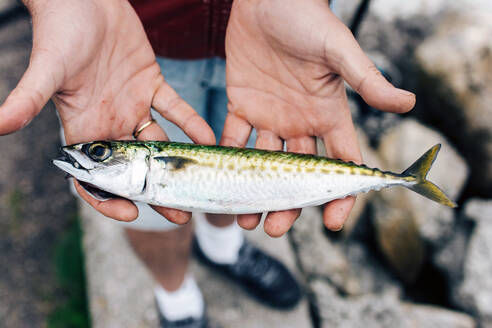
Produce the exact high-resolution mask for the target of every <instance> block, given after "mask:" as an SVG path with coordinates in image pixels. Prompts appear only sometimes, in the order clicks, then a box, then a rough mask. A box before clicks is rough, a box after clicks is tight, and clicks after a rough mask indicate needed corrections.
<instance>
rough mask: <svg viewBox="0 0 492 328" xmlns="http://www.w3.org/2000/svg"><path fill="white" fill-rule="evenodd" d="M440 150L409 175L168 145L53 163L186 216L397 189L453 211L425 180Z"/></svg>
mask: <svg viewBox="0 0 492 328" xmlns="http://www.w3.org/2000/svg"><path fill="white" fill-rule="evenodd" d="M440 147H441V145H440V144H437V145H435V146H434V147H432V148H431V149H429V150H428V151H427V152H426V153H425V154H424V155H422V156H421V157H420V158H419V159H418V160H417V161H416V162H415V163H413V164H412V165H411V166H410V167H409V168H408V169H406V170H405V171H403V172H402V173H393V172H388V171H382V170H380V169H378V168H370V167H367V166H366V165H357V164H355V163H353V162H345V161H342V160H338V159H330V158H327V157H322V156H316V155H308V154H299V153H291V152H283V151H267V150H260V149H251V148H236V147H223V146H206V145H197V144H189V143H178V142H164V141H94V142H88V143H79V144H74V145H68V146H64V147H62V148H61V150H62V153H63V155H64V156H63V157H62V158H59V159H55V160H53V163H54V164H55V165H56V166H57V167H58V168H60V169H61V170H63V171H65V172H66V173H67V174H68V175H69V176H71V177H73V178H75V179H77V180H78V181H79V182H80V183H81V185H82V186H83V187H84V188H85V189H86V190H87V191H88V192H89V193H90V194H91V195H92V196H94V197H95V198H97V199H100V200H105V199H108V198H114V197H122V198H126V199H129V200H132V201H138V202H143V203H147V204H151V205H158V206H165V207H170V208H176V209H180V210H185V211H197V212H207V213H223V214H248V213H261V212H269V211H281V210H288V209H293V208H303V207H307V206H316V205H321V204H324V203H326V202H329V201H331V200H334V199H340V198H344V197H347V196H351V195H356V194H357V193H360V192H368V191H370V190H380V189H381V188H387V187H393V186H403V187H406V188H408V189H410V190H413V191H415V192H417V193H419V194H421V195H423V196H425V197H427V198H429V199H431V200H433V201H435V202H438V203H440V204H442V205H445V206H449V207H452V208H453V207H456V206H457V205H456V203H455V202H454V201H452V200H451V199H450V198H449V197H448V196H446V195H445V194H444V192H443V191H441V190H440V189H439V187H437V186H436V185H435V184H433V183H432V182H430V181H428V180H427V179H426V176H427V173H428V171H429V170H430V168H431V165H432V163H433V162H434V160H435V158H436V156H437V154H438V152H439V149H440Z"/></svg>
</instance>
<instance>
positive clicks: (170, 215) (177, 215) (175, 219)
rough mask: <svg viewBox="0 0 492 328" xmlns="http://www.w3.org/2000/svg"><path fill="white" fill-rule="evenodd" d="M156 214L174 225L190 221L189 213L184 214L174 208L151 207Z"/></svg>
mask: <svg viewBox="0 0 492 328" xmlns="http://www.w3.org/2000/svg"><path fill="white" fill-rule="evenodd" d="M150 207H152V208H153V209H154V210H155V211H157V213H159V214H160V215H162V216H164V217H165V218H166V219H168V220H169V221H171V222H172V223H176V224H186V223H188V221H190V219H191V213H190V212H185V211H181V210H177V209H174V208H169V207H163V206H154V205H151V206H150Z"/></svg>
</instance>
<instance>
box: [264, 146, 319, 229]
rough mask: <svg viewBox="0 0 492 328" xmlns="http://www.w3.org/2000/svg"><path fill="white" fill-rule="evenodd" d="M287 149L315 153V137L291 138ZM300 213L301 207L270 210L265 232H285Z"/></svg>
mask: <svg viewBox="0 0 492 328" xmlns="http://www.w3.org/2000/svg"><path fill="white" fill-rule="evenodd" d="M286 144H287V151H291V152H294V153H303V154H315V153H316V139H315V138H313V137H301V138H292V139H289V140H287V142H286ZM300 214H301V209H292V210H288V211H278V212H271V213H269V214H268V215H267V217H266V218H265V224H264V226H263V228H264V230H265V232H266V233H267V234H268V235H270V236H272V237H280V236H282V235H283V234H285V233H286V232H287V231H288V230H289V229H290V228H291V227H292V224H294V222H295V221H296V220H297V218H298V217H299V215H300Z"/></svg>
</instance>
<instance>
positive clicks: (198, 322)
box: [157, 307, 208, 328]
mask: <svg viewBox="0 0 492 328" xmlns="http://www.w3.org/2000/svg"><path fill="white" fill-rule="evenodd" d="M157 313H158V314H159V323H160V327H161V328H207V327H208V324H207V317H206V315H204V316H203V317H201V318H198V319H197V318H192V317H189V318H185V319H181V320H176V321H170V320H167V319H166V318H165V317H164V315H163V314H162V313H161V311H159V307H157Z"/></svg>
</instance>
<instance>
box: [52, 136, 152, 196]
mask: <svg viewBox="0 0 492 328" xmlns="http://www.w3.org/2000/svg"><path fill="white" fill-rule="evenodd" d="M61 150H62V152H63V155H64V156H63V157H62V158H59V159H55V160H54V161H53V164H55V165H56V166H57V167H59V168H60V169H62V170H63V171H65V172H67V173H68V175H69V176H71V177H74V178H75V179H77V180H78V181H79V182H81V185H82V186H83V187H84V189H86V190H87V191H88V192H89V193H90V194H92V195H93V196H94V197H95V198H97V199H102V200H103V199H107V198H111V196H114V195H117V196H121V197H126V198H131V197H132V196H136V195H139V194H141V193H142V192H143V191H144V190H145V186H146V176H147V173H148V171H149V164H148V159H149V157H150V153H151V151H150V149H149V148H147V147H146V146H145V145H144V144H142V143H138V142H123V141H94V142H88V143H80V144H75V145H69V146H64V147H62V148H61ZM108 193H109V194H108Z"/></svg>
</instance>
